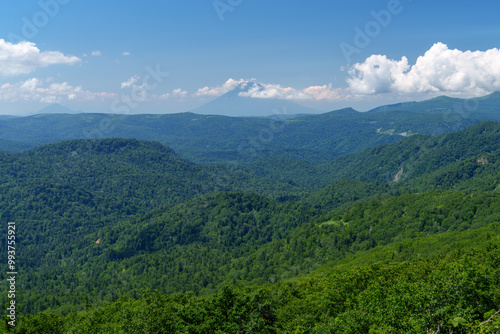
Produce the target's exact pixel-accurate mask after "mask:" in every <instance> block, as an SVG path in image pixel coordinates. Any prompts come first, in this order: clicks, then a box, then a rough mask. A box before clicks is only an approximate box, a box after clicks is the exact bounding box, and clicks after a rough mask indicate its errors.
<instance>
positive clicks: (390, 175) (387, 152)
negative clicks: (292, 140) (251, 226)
mask: <svg viewBox="0 0 500 334" xmlns="http://www.w3.org/2000/svg"><path fill="white" fill-rule="evenodd" d="M499 153H500V123H495V122H481V123H479V124H475V125H473V126H470V127H468V128H466V129H464V130H462V131H458V132H453V133H448V134H443V135H437V136H424V135H415V136H410V137H408V138H404V139H403V140H401V141H399V142H397V143H392V144H388V145H379V146H377V147H373V148H366V149H363V150H361V151H359V152H355V153H352V154H348V155H345V156H342V157H339V158H338V159H334V160H332V161H331V162H328V163H324V164H311V163H309V162H306V161H292V160H289V159H283V158H271V159H264V160H261V161H257V162H255V163H254V164H253V165H252V166H251V169H253V170H254V171H255V172H256V173H257V174H258V175H261V176H265V177H269V178H274V179H279V180H291V181H293V182H295V183H296V184H299V185H302V186H304V187H309V188H310V189H317V188H319V187H323V186H326V185H327V184H329V183H330V182H331V180H335V179H341V178H349V179H357V180H360V181H364V182H381V183H397V182H401V181H404V180H411V179H414V178H418V177H421V176H424V175H427V174H429V173H433V172H435V171H437V170H438V169H440V168H442V167H445V166H447V165H450V164H459V163H464V162H465V161H466V160H468V159H473V158H476V160H478V159H483V160H481V161H483V162H484V163H481V162H476V165H480V166H482V167H484V168H491V167H492V166H493V165H494V163H495V161H496V160H495V159H494V156H498V155H499ZM282 166H283V167H282ZM417 183H418V182H417Z"/></svg>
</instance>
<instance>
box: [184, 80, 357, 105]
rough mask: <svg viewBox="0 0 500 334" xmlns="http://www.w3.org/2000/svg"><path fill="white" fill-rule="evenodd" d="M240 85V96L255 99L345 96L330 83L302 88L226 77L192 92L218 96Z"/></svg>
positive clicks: (319, 98)
mask: <svg viewBox="0 0 500 334" xmlns="http://www.w3.org/2000/svg"><path fill="white" fill-rule="evenodd" d="M238 86H240V87H241V88H242V89H243V91H241V92H240V93H238V95H239V96H241V97H249V98H255V99H282V100H317V101H320V100H327V101H335V100H340V99H343V98H346V97H347V96H348V94H347V90H345V89H343V88H332V87H331V85H323V86H310V87H307V88H304V89H298V88H293V87H283V86H281V85H279V84H265V83H257V82H256V81H255V79H250V80H245V79H239V80H234V79H232V78H230V79H228V80H227V81H226V82H225V83H224V84H223V85H222V86H215V87H208V86H206V87H203V88H200V89H198V91H197V92H196V93H195V94H193V95H194V96H214V97H216V96H220V95H223V94H225V93H227V92H229V91H231V90H233V89H235V88H237V87H238Z"/></svg>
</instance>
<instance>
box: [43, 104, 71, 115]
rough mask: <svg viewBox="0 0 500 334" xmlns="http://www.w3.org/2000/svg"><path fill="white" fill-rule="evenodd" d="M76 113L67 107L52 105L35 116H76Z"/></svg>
mask: <svg viewBox="0 0 500 334" xmlns="http://www.w3.org/2000/svg"><path fill="white" fill-rule="evenodd" d="M78 113H79V112H78V111H74V110H73V109H70V108H68V107H65V106H62V105H60V104H59V103H52V104H49V105H48V106H46V107H44V108H42V109H40V110H39V111H38V112H37V113H36V115H39V114H78Z"/></svg>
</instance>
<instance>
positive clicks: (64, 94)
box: [0, 78, 116, 103]
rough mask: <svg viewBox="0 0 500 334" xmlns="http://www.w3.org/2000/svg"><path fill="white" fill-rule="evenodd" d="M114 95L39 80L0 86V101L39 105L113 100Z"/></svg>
mask: <svg viewBox="0 0 500 334" xmlns="http://www.w3.org/2000/svg"><path fill="white" fill-rule="evenodd" d="M114 97H116V96H115V94H112V93H106V92H90V91H87V90H84V89H83V88H82V87H81V86H72V85H70V84H68V83H67V82H62V83H52V84H50V85H47V84H46V83H45V82H43V81H42V80H40V79H37V78H31V79H28V80H26V81H22V82H19V83H16V84H10V83H7V84H4V85H1V86H0V101H9V102H16V101H32V102H41V103H57V102H62V101H69V100H77V101H91V100H95V99H104V98H114Z"/></svg>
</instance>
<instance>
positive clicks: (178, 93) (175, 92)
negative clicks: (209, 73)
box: [172, 88, 187, 97]
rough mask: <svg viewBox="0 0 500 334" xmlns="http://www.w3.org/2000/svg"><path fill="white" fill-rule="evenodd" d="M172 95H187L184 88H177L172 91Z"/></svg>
mask: <svg viewBox="0 0 500 334" xmlns="http://www.w3.org/2000/svg"><path fill="white" fill-rule="evenodd" d="M172 95H173V96H177V97H185V96H186V95H187V92H186V91H185V90H182V89H180V88H177V89H174V90H173V91H172Z"/></svg>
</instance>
